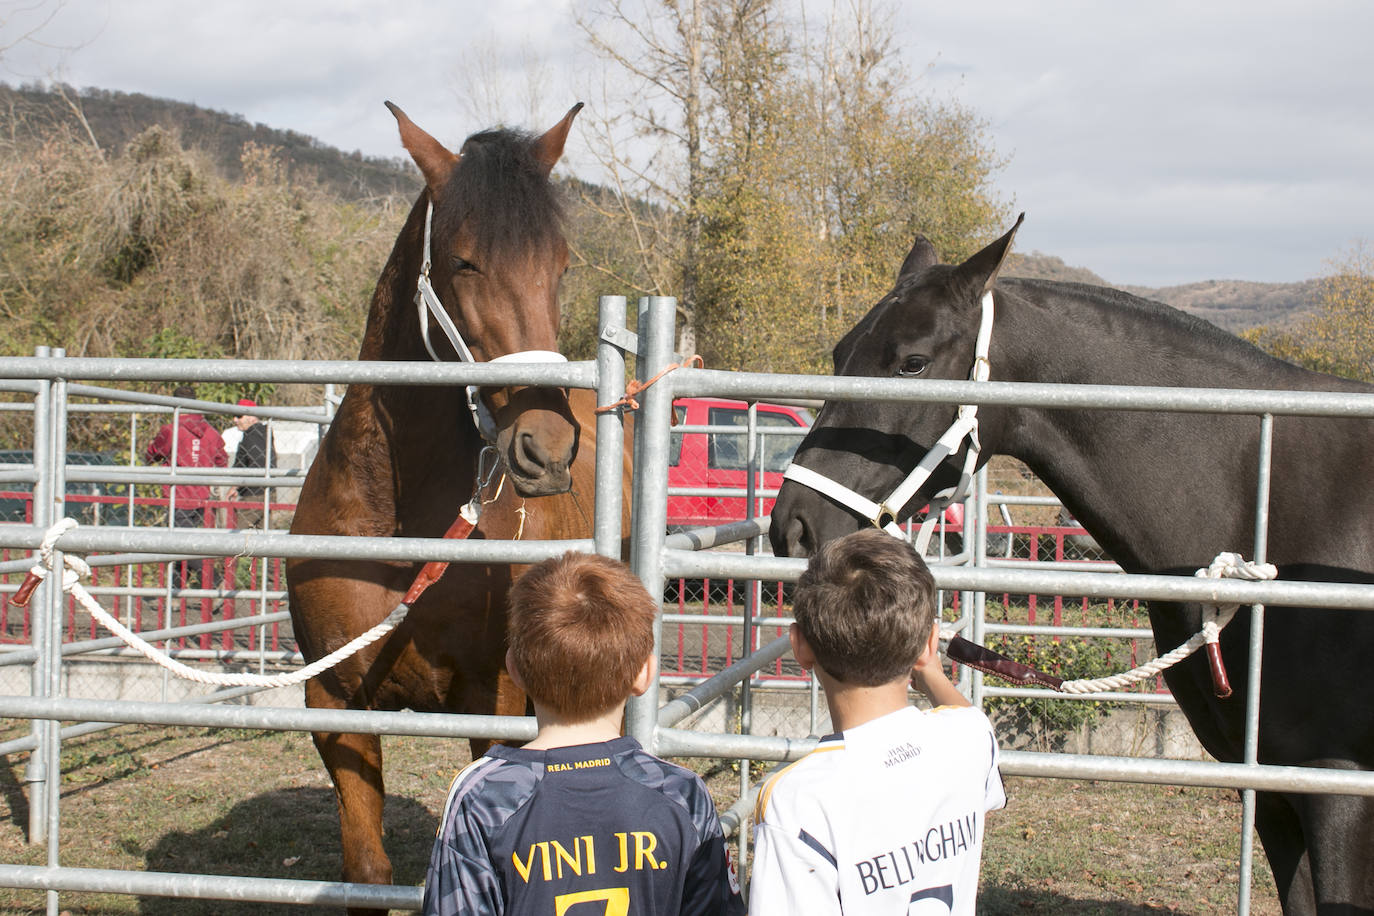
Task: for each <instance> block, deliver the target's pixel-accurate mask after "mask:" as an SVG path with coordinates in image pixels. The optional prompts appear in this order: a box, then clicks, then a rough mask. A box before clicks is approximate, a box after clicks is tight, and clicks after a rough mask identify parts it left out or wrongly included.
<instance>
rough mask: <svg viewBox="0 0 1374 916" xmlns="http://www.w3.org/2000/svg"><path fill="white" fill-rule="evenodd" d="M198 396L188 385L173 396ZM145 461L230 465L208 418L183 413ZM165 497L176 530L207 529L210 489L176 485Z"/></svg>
mask: <svg viewBox="0 0 1374 916" xmlns="http://www.w3.org/2000/svg"><path fill="white" fill-rule="evenodd" d="M195 396H196V392H195V389H194V388H191V387H190V386H187V385H182V386H180V387H179V388H177V389H176V390H175V391H173V392H172V397H175V398H184V399H186V400H194V399H195ZM173 449H175V451H176V454H175V457H174V456H173ZM144 457H145V458H146V459H147V461H148V463H149V464H170V465H171V466H172V467H173V468H179V467H181V468H222V467H227V466H228V464H229V456H228V455H227V454H226V453H225V451H224V440H223V439H222V438H220V434H219V432H218V431H217V430H216V429H215V428H214V427H213V426H211V425H210V424H209V422H207V421H206V419H205V417H204V416H202V415H201V414H198V413H190V412H188V411H182V413H181V415H180V416H179V417H178V418H177V421H176V423H175V425H174V424H172V423H167V424H165V425H164V426H163V427H162V429H160V430H158V433H157V435H156V436H154V437H153V441H152V442H150V443H149V444H148V449H147V451H146V452H145V453H144ZM162 495H163V496H164V497H166V498H167V499H168V500H170V502H169V504H168V509H169V511H170V512H171V517H172V526H173V527H175V528H203V527H205V504H206V502H207V501H208V500H209V499H210V488H209V487H208V486H203V485H196V484H175V485H173V486H170V487H163V488H162ZM191 572H192V574H193V575H192V576H191V578H195V576H194V573H195V569H194V567H193V568H192V570H191ZM188 584H189V583H188Z"/></svg>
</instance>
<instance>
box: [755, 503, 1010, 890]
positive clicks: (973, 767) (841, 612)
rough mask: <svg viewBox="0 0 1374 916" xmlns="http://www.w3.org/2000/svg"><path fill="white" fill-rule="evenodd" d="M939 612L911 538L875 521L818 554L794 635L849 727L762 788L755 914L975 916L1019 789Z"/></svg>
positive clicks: (797, 607)
mask: <svg viewBox="0 0 1374 916" xmlns="http://www.w3.org/2000/svg"><path fill="white" fill-rule="evenodd" d="M937 613H938V608H937V605H936V603H935V581H934V579H933V578H932V577H931V574H930V570H929V569H927V568H926V564H925V562H924V561H923V560H922V559H921V558H920V557H919V556H917V554H916V551H914V550H912V549H911V545H910V544H908V543H907V542H906V541H904V540H899V539H897V538H894V537H891V536H890V535H888V534H885V533H884V532H882V531H879V530H878V529H876V528H870V529H868V530H866V531H859V532H856V533H854V534H851V535H847V536H845V537H842V538H837V539H836V540H834V541H831V542H830V543H828V544H826V545H825V546H824V547H823V548H821V550H820V551H819V552H818V553H817V554H816V555H815V556H813V557H812V558H811V562H810V563H809V564H808V565H807V567H806V572H805V573H803V574H802V577H801V579H800V580H799V581H798V583H797V592H796V598H795V599H794V602H793V615H794V616H795V617H796V621H797V622H796V623H794V624H793V625H792V631H791V637H792V651H793V654H795V655H796V657H797V661H798V662H799V663H800V664H801V666H802V667H803V668H813V669H815V672H816V678H817V679H818V680H819V681H820V682H821V684H822V686H824V688H825V701H826V705H827V706H829V707H830V719H831V724H832V725H833V726H834V728H835V731H836V734H833V735H827V736H826V737H824V738H822V739H821V741H820V744H819V745H817V747H816V749H815V750H814V751H812V752H811V753H810V754H808V755H807V756H805V757H803V758H802V759H801V760H798V761H797V762H796V763H794V764H792V765H791V766H789V767H787V768H786V769H784V770H782V771H780V772H779V773H777V774H775V775H774V776H773V777H772V778H770V779H769V780H768V781H767V782H765V783H764V785H763V788H762V789H761V791H760V792H759V798H758V802H757V804H756V806H755V809H754V823H755V828H754V869H753V876H752V880H751V882H750V885H749V912H750V914H751V916H793V914H797V913H805V914H808V916H816V914H841V913H843V914H847V916H857V914H874V916H878V914H882V916H916V914H922V916H924V914H950V913H953V914H956V916H973V913H974V909H975V903H976V897H977V893H978V870H979V865H980V863H981V859H982V852H983V828H984V814H985V812H987V811H990V810H992V809H993V808H1000V807H1002V806H1003V804H1005V803H1006V797H1005V796H1004V795H1003V793H1002V778H1001V775H1000V774H999V773H998V770H997V742H996V740H995V739H994V737H993V734H992V726H991V725H989V724H988V720H987V718H986V717H985V716H984V715H983V713H982V712H981V711H979V710H977V709H974V708H972V707H971V706H969V702H968V700H966V699H964V697H963V695H962V694H960V693H959V691H958V690H956V689H955V687H954V685H953V684H951V683H950V681H949V678H947V677H946V676H945V672H944V668H943V666H942V665H941V663H940V649H939V635H940V634H939V627H938V626H937V622H938V621H937V618H936V615H937ZM908 682H910V685H911V686H914V687H916V688H917V689H919V690H920V691H921V692H922V693H924V694H925V695H926V697H927V698H928V699H929V700H930V702H931V705H932V706H933V707H934V708H933V709H930V710H920V709H917V708H915V707H913V706H912V705H911V704H910V702H908V700H907V686H908Z"/></svg>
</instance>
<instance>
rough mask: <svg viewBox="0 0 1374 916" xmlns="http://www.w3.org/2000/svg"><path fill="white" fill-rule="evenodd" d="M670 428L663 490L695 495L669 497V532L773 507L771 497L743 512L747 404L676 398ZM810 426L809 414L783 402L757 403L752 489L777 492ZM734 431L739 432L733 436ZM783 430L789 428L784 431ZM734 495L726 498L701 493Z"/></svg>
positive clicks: (720, 522) (737, 518)
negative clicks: (687, 491) (700, 429)
mask: <svg viewBox="0 0 1374 916" xmlns="http://www.w3.org/2000/svg"><path fill="white" fill-rule="evenodd" d="M673 408H674V412H675V414H676V416H675V421H676V422H675V424H674V426H675V428H674V432H673V440H672V445H671V447H670V457H669V467H668V487H669V488H670V490H671V489H672V488H675V487H680V488H684V489H685V488H692V489H694V490H697V491H698V492H696V493H692V494H681V495H674V494H670V495H669V496H668V530H669V531H680V530H683V529H687V528H701V527H704V526H706V525H723V524H725V523H726V522H736V521H741V520H743V519H746V518H751V517H753V516H756V515H767V514H768V513H769V512H770V511H772V509H773V499H772V497H769V498H766V499H760V500H759V501H758V503H756V505H755V506H754V510H753V511H752V512H746V511H745V510H746V507H745V498H744V488H745V486H746V484H747V482H748V476H749V468H748V454H749V451H748V442H747V437H748V426H749V405H748V404H747V403H745V402H744V401H731V400H726V399H724V398H679V399H678V400H676V401H674V402H673ZM810 425H811V412H810V411H808V410H806V409H805V408H801V407H789V406H786V405H783V404H764V403H760V404H758V406H757V408H756V420H755V428H756V431H757V436H758V438H757V440H756V441H755V444H754V449H755V453H756V454H757V456H758V462H759V469H760V471H761V472H762V473H761V474H760V475H759V477H758V478H756V479H755V481H754V486H755V489H756V491H757V490H769V491H776V490H777V488H778V487H779V486H781V485H782V472H783V470H785V469H786V467H787V464H788V462H789V461H791V460H792V455H793V454H794V453H795V452H796V451H797V446H798V445H800V444H801V440H802V432H803V431H804V430H805V429H806V428H807V427H809V426H810ZM693 427H730V429H729V430H722V431H717V432H695V431H693V430H692V428H693ZM735 430H738V432H736V431H735ZM783 430H793V432H790V433H784V432H782V431H783ZM710 490H720V491H726V492H728V491H735V492H734V493H732V494H731V495H725V492H722V493H721V494H719V495H718V494H716V493H711V492H706V491H710Z"/></svg>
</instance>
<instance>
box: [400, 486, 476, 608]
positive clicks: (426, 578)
mask: <svg viewBox="0 0 1374 916" xmlns="http://www.w3.org/2000/svg"><path fill="white" fill-rule="evenodd" d="M473 505H474V503H468V504H467V505H466V506H464V507H463V508H462V510H460V511H459V513H458V517H457V518H455V519H454V520H453V524H452V525H449V527H448V530H447V531H445V532H444V537H445V538H446V539H450V540H459V541H461V540H464V539H466V538H467V536H468V535H470V534H472V532H473V531H474V530H475V529H476V528H477V520H476V518H473V519H471V520H469V518H468V510H469V508H470V507H471V506H473ZM475 514H476V513H474V515H475ZM446 569H448V561H447V560H431V561H430V562H428V563H426V564H425V565H424V566H423V567H421V569H420V572H419V574H418V575H416V576H415V581H414V582H412V583H411V584H410V591H408V592H406V596H405V597H404V598H402V599H401V603H402V604H405V605H413V604H414V603H415V602H416V601H418V600H420V596H421V595H423V594H424V593H425V589H427V588H429V587H430V586H431V585H433V584H434V583H435V582H438V581H439V579H440V578H441V577H442V576H443V575H444V570H446Z"/></svg>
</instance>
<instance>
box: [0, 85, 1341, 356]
mask: <svg viewBox="0 0 1374 916" xmlns="http://www.w3.org/2000/svg"><path fill="white" fill-rule="evenodd" d="M66 93H67V96H68V98H70V99H71V100H72V101H73V102H75V103H76V104H77V105H78V106H79V107H80V109H81V112H82V114H83V115H84V117H85V121H86V124H87V125H89V127H90V132H91V134H93V135H94V137H95V140H96V142H97V143H98V144H99V145H100V147H101V148H102V149H105V150H111V151H117V150H122V149H123V148H124V147H125V146H126V145H127V144H128V143H129V142H130V141H131V140H132V139H133V138H134V137H136V136H137V135H138V134H139V133H141V132H142V131H143V130H145V129H147V128H148V127H150V126H152V125H161V126H162V127H164V128H167V129H169V130H171V131H172V132H173V133H174V134H175V135H176V136H179V137H180V139H181V143H182V144H183V145H184V146H186V147H187V148H194V149H199V150H202V151H203V152H205V153H207V154H208V155H209V156H210V157H211V159H212V161H213V162H214V164H215V166H216V168H217V170H218V171H219V172H220V173H221V174H222V175H223V176H224V177H225V178H227V179H228V180H230V181H239V180H240V179H241V178H242V174H243V167H242V161H241V160H242V152H243V147H244V144H245V143H255V144H257V145H259V146H264V147H272V148H275V149H276V150H277V151H278V152H277V157H278V158H279V159H280V160H281V161H283V162H284V163H285V164H286V167H287V170H288V174H289V176H290V177H291V178H292V179H293V180H295V181H298V182H303V183H306V184H313V183H318V184H319V185H321V186H322V187H324V188H325V189H326V190H328V191H330V192H331V193H332V194H334V195H335V196H337V197H339V198H341V199H343V200H361V199H375V198H379V197H385V196H388V195H392V194H400V195H401V196H402V197H405V198H409V197H410V196H412V195H413V194H414V193H415V191H416V189H417V188H418V186H419V176H418V174H417V173H416V171H415V169H414V167H413V166H412V165H411V163H410V160H409V159H406V158H404V157H397V158H394V159H381V158H376V157H367V156H363V155H362V154H360V153H358V152H356V151H355V152H352V153H345V152H343V151H341V150H338V149H335V148H333V147H331V146H326V145H325V144H323V143H321V142H320V141H318V140H316V139H314V138H313V137H308V136H305V135H304V134H299V133H296V132H294V131H286V130H276V129H274V128H270V127H267V126H265V125H262V124H250V123H249V122H248V121H247V120H246V119H245V118H243V117H242V116H241V115H237V114H232V113H229V112H222V111H213V110H210V109H206V108H201V107H199V106H197V105H192V104H188V103H186V102H176V101H171V100H168V99H157V98H152V97H150V96H146V95H141V94H138V93H127V92H115V91H109V90H104V89H83V90H75V89H71V88H68V89H66ZM0 111H5V113H6V119H5V120H6V122H7V127H9V128H10V129H11V130H13V131H14V137H13V139H21V138H33V137H43V136H45V135H48V134H50V133H51V132H52V131H53V129H54V128H55V127H58V126H60V125H65V126H66V127H67V128H68V129H71V130H74V131H77V132H79V133H81V134H82V135H84V133H85V128H84V126H83V125H82V124H81V122H80V121H79V120H78V119H77V117H76V115H75V114H74V113H73V110H72V106H71V105H69V104H68V103H67V101H66V100H64V99H63V98H62V97H61V96H60V95H59V94H58V93H56V92H55V91H53V90H50V89H48V88H45V87H41V86H33V85H26V86H22V87H19V88H17V89H16V88H13V87H10V86H7V85H4V84H3V83H0ZM572 184H573V186H574V187H573V188H572V191H573V196H574V197H578V198H585V197H586V196H587V195H588V194H589V193H590V194H592V195H593V196H595V195H597V194H599V193H604V192H601V191H600V190H599V189H596V188H594V187H592V186H588V185H583V184H582V183H581V182H576V181H574V182H573V183H572ZM574 223H575V224H580V225H581V232H583V233H590V235H591V236H597V235H598V234H599V233H598V231H597V230H598V226H597V225H596V223H595V221H591V222H588V221H587V220H583V219H578V218H575V219H574ZM585 241H589V240H584V243H585ZM600 241H601V242H602V243H603V244H604V242H605V240H600ZM1007 275H1008V276H1017V277H1031V278H1035V279H1044V280H1064V281H1070V282H1075V283H1090V284H1094V285H1097V286H1112V285H1115V284H1112V283H1109V282H1108V281H1107V280H1104V279H1103V278H1102V277H1101V276H1099V275H1098V274H1096V273H1094V272H1093V271H1091V270H1089V269H1088V268H1085V267H1074V266H1071V265H1068V264H1066V263H1064V261H1063V259H1062V258H1058V257H1055V256H1053V255H1047V254H1043V253H1041V252H1038V251H1037V252H1033V253H1031V254H1016V253H1014V254H1012V256H1011V258H1010V261H1009V263H1008V268H1007ZM1120 288H1121V289H1124V290H1126V291H1127V292H1130V293H1134V294H1135V295H1138V296H1144V297H1146V298H1148V299H1155V300H1157V301H1160V302H1164V303H1167V304H1169V305H1172V306H1174V307H1175V308H1180V309H1183V310H1184V311H1186V312H1191V313H1192V314H1194V315H1197V316H1199V317H1201V318H1204V319H1206V320H1208V321H1210V322H1212V323H1213V324H1216V325H1217V326H1219V327H1221V328H1224V329H1225V330H1228V331H1231V332H1233V333H1238V332H1240V331H1243V330H1245V329H1247V328H1251V327H1255V326H1257V325H1268V326H1271V327H1279V328H1283V327H1290V326H1292V325H1293V324H1294V323H1295V322H1296V321H1297V320H1298V319H1299V318H1300V317H1301V316H1302V315H1303V314H1305V313H1306V312H1309V311H1311V310H1312V308H1313V307H1314V306H1315V303H1316V292H1317V289H1316V288H1317V281H1315V280H1308V281H1305V282H1302V283H1251V282H1247V281H1243V280H1205V281H1201V282H1198V283H1189V284H1185V285H1182V286H1170V287H1164V288H1159V289H1153V288H1148V287H1139V286H1121V287H1120Z"/></svg>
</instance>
